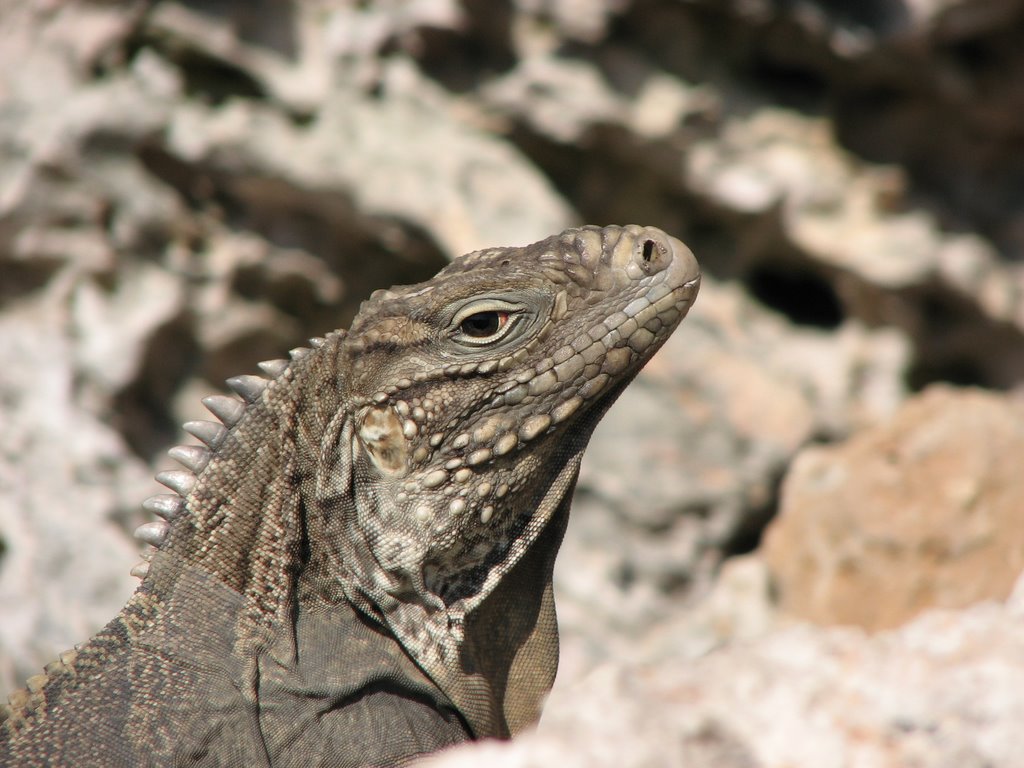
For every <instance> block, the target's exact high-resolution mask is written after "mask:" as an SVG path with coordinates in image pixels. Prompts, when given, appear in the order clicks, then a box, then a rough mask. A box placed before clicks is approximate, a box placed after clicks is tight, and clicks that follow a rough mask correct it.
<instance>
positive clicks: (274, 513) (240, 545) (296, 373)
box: [0, 226, 699, 767]
mask: <svg viewBox="0 0 1024 768" xmlns="http://www.w3.org/2000/svg"><path fill="white" fill-rule="evenodd" d="M698 284H699V271H698V268H697V264H696V261H695V260H694V258H693V256H692V254H691V253H690V252H689V250H688V249H687V248H686V247H685V246H684V245H683V244H682V243H681V242H679V241H678V240H675V239H673V238H670V237H668V236H667V235H665V234H664V233H663V232H661V231H659V230H656V229H653V228H643V227H636V226H630V227H605V228H603V229H601V228H596V227H583V228H580V229H573V230H568V231H566V232H564V233H562V234H561V235H557V236H554V237H551V238H548V239H547V240H543V241H541V242H538V243H535V244H533V245H530V246H527V247H525V248H494V249H488V250H483V251H477V252H475V253H471V254H468V255H466V256H463V257H461V258H460V259H457V260H455V261H454V262H452V264H450V265H449V266H448V267H446V268H445V269H444V270H442V271H441V272H440V273H439V274H438V275H437V276H436V277H434V278H433V279H432V280H429V281H427V282H426V283H422V284H420V285H416V286H408V287H402V288H394V289H392V290H388V291H378V292H377V293H375V294H374V295H373V297H371V299H370V300H369V301H367V302H366V303H365V304H364V305H363V307H362V309H361V310H360V313H359V315H358V317H357V318H356V319H355V321H354V323H353V325H352V328H351V330H350V331H349V332H348V333H347V334H346V333H345V332H343V331H335V332H333V333H331V334H329V335H328V336H327V337H326V338H325V339H318V340H315V341H314V348H313V349H310V350H295V351H294V352H293V355H292V357H293V359H292V360H291V361H290V362H287V361H270V362H268V363H264V364H262V365H261V367H262V368H263V369H264V371H265V372H266V373H268V374H269V376H270V379H269V380H264V379H260V378H257V377H238V378H237V379H232V380H230V381H229V384H230V385H231V386H232V387H233V388H234V389H235V390H236V392H238V393H239V394H240V395H241V396H242V400H232V399H226V398H214V399H210V400H208V403H209V406H210V408H211V410H212V411H213V412H214V413H215V414H216V415H218V417H219V418H220V419H221V421H222V422H223V424H217V423H212V422H198V423H191V424H189V425H186V429H188V430H189V431H190V432H192V433H193V434H194V435H196V436H197V437H198V438H199V439H200V440H202V441H203V443H205V445H204V446H187V447H179V448H176V449H173V450H172V455H173V456H175V458H176V459H178V460H179V461H180V462H181V463H182V464H183V465H184V466H185V467H186V470H187V471H181V472H177V473H165V474H164V475H163V476H162V477H161V478H160V479H161V481H162V482H164V483H165V484H167V485H168V486H169V487H170V488H171V489H172V490H174V491H176V493H175V494H167V495H164V496H159V497H155V498H154V499H151V500H149V501H148V502H147V504H146V506H147V508H149V509H151V510H153V511H155V512H156V513H157V514H159V515H161V516H162V517H164V518H165V519H166V521H158V522H154V523H149V524H147V525H146V526H143V527H142V529H140V532H139V535H140V537H141V538H143V539H144V540H146V541H149V542H150V543H153V544H155V545H158V547H159V549H158V550H157V552H156V554H155V556H154V557H153V558H152V562H151V563H146V564H143V565H142V566H140V567H139V568H138V569H137V571H136V573H137V574H138V575H140V576H142V577H143V582H142V584H141V586H140V587H139V589H138V591H137V592H136V593H135V595H134V596H133V597H132V598H131V600H130V601H129V602H128V604H127V605H126V606H125V608H124V609H123V610H122V612H121V613H120V614H119V615H118V617H117V618H115V619H114V620H113V621H112V622H111V623H110V624H109V625H108V626H107V627H106V628H105V629H104V630H102V631H101V632H100V633H99V634H98V635H96V636H95V637H94V638H93V639H92V640H90V641H89V642H87V643H85V644H83V645H82V646H80V647H79V648H78V649H77V650H76V651H73V652H71V653H69V654H65V655H63V656H62V657H61V661H60V662H55V663H54V664H52V665H50V666H49V667H47V670H46V674H44V675H40V676H37V677H36V678H33V679H32V680H30V681H29V686H28V688H27V689H26V690H23V691H19V692H16V693H15V694H14V695H13V696H12V698H11V705H10V706H9V707H8V708H7V709H6V713H5V714H4V715H0V720H2V722H0V764H3V765H53V764H68V765H70V764H74V765H105V766H110V765H185V766H199V765H232V766H234V765H238V766H243V765H244V766H258V765H297V766H298V765H301V766H304V767H308V766H315V765H364V764H370V765H401V764H403V763H405V762H407V761H408V760H411V759H413V758H414V757H416V756H417V755H421V754H423V753H426V752H429V751H432V750H434V749H438V748H440V747H442V746H444V745H446V744H451V743H455V742H458V741H461V740H465V739H470V738H480V737H484V736H496V737H508V736H509V735H511V734H514V733H516V732H518V731H519V730H521V729H522V728H523V727H525V726H527V725H529V724H531V723H533V722H535V721H536V719H537V717H538V716H539V713H540V705H541V700H542V698H543V696H544V694H546V693H547V691H548V690H549V689H550V687H551V683H552V681H553V679H554V674H555V668H556V666H557V660H558V633H557V624H556V619H555V610H554V601H553V598H552V592H551V571H552V567H553V564H554V559H555V555H556V553H557V551H558V546H559V544H560V541H561V537H562V533H563V531H564V529H565V524H566V521H567V516H568V510H569V501H570V498H571V495H572V490H573V487H574V486H575V483H576V477H577V474H578V471H579V464H580V460H581V458H582V454H583V450H584V448H585V446H586V444H587V441H588V440H589V438H590V435H591V433H592V432H593V429H594V427H595V426H596V424H597V422H598V421H599V420H600V418H601V416H602V415H603V414H604V412H605V411H606V410H607V408H608V407H609V406H610V405H611V403H612V402H613V401H614V400H615V398H616V397H617V396H618V395H619V394H620V393H621V392H622V390H623V389H624V388H625V386H626V385H627V384H628V383H629V382H630V381H631V380H632V379H633V377H634V376H635V375H636V373H637V372H638V371H639V370H640V368H641V367H642V366H643V365H644V363H646V362H647V360H649V359H650V357H651V356H652V355H653V354H654V352H655V351H656V350H657V349H658V348H659V347H660V346H661V344H662V343H664V341H665V339H667V338H668V336H669V334H670V333H671V332H672V331H673V330H674V329H675V327H676V326H677V325H678V323H679V321H680V320H681V319H682V317H683V316H684V315H685V314H686V311H687V310H688V309H689V307H690V305H691V304H692V302H693V300H694V298H695V296H696V292H697V287H698Z"/></svg>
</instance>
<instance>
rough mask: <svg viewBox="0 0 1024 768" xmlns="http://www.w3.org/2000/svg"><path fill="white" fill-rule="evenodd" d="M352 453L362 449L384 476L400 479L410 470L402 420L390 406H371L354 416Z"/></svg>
mask: <svg viewBox="0 0 1024 768" xmlns="http://www.w3.org/2000/svg"><path fill="white" fill-rule="evenodd" d="M357 424H358V425H359V428H358V431H357V432H356V441H355V442H354V443H353V453H354V452H355V449H356V448H357V447H362V448H363V449H364V450H365V452H366V455H367V456H368V457H369V458H370V463H371V464H372V465H373V466H374V467H375V468H376V469H377V470H379V471H380V472H381V474H384V475H393V476H402V475H404V474H406V472H407V471H408V469H409V442H408V440H407V439H406V436H405V434H404V433H403V430H402V428H403V423H402V419H401V418H400V417H399V415H398V414H397V413H395V410H394V408H392V407H390V406H387V405H385V406H371V407H369V408H366V409H365V410H363V411H361V412H360V413H359V415H358V417H357Z"/></svg>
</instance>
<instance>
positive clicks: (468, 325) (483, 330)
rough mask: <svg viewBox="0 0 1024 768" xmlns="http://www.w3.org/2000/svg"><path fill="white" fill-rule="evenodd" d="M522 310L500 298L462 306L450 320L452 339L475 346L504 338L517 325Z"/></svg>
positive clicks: (492, 342)
mask: <svg viewBox="0 0 1024 768" xmlns="http://www.w3.org/2000/svg"><path fill="white" fill-rule="evenodd" d="M522 311H523V307H520V306H517V305H515V304H511V303H509V302H507V301H501V300H500V299H483V300H480V301H474V302H472V303H470V304H467V305H466V306H465V307H463V308H462V309H461V310H460V311H459V312H458V313H457V314H456V315H455V317H454V318H452V338H454V339H455V340H456V341H458V342H461V343H463V344H469V345H471V346H475V347H482V346H487V345H489V344H494V343H495V342H497V341H500V340H501V339H504V338H505V337H506V336H507V335H508V333H509V331H511V330H512V328H513V327H514V326H516V325H517V324H518V323H517V321H518V319H519V316H520V315H521V314H522Z"/></svg>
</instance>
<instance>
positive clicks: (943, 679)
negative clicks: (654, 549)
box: [418, 580, 1024, 768]
mask: <svg viewBox="0 0 1024 768" xmlns="http://www.w3.org/2000/svg"><path fill="white" fill-rule="evenodd" d="M1021 718H1024V580H1021V582H1019V583H1018V585H1017V587H1016V589H1015V591H1014V593H1013V595H1012V597H1011V599H1010V600H1009V601H1008V602H1007V603H1006V604H1005V605H1004V604H1001V603H998V602H987V603H983V604H980V605H977V606H974V607H972V608H969V609H966V610H963V611H960V612H943V611H932V612H929V613H926V614H924V615H922V616H920V617H919V618H917V619H915V620H914V621H913V622H912V623H910V624H908V625H906V626H904V627H901V628H900V629H898V630H892V631H888V632H882V633H879V634H877V635H874V636H871V635H866V634H865V633H864V632H862V631H858V630H854V629H840V628H832V629H827V630H822V629H819V628H816V627H813V626H810V625H798V626H793V627H788V628H784V629H775V630H773V631H771V632H769V633H767V634H765V635H763V636H762V637H759V638H756V639H750V640H748V641H746V642H743V643H738V644H734V645H730V646H726V647H723V648H721V649H718V650H715V651H712V652H710V653H708V654H707V655H705V656H703V657H702V658H700V659H698V660H696V661H692V660H690V659H688V658H686V657H685V656H684V655H683V654H680V653H679V652H678V651H675V650H672V649H669V650H667V651H666V652H665V653H664V654H663V655H662V656H660V657H659V658H657V659H655V660H651V661H649V662H648V663H647V664H643V665H617V666H615V665H607V666H605V667H602V668H600V669H599V670H597V671H595V672H594V673H592V674H591V675H590V676H589V677H587V678H586V679H584V680H583V681H581V682H580V683H578V684H576V685H575V686H572V687H569V688H563V689H561V690H558V691H556V692H554V693H553V694H552V696H551V699H550V700H549V702H548V705H547V708H546V710H545V713H544V717H543V718H542V720H541V723H540V725H539V727H538V728H537V730H536V731H534V732H532V733H529V734H526V735H524V736H522V737H521V738H519V739H517V740H516V741H515V742H513V743H511V744H500V743H496V742H490V743H483V744H472V745H466V746H460V747H456V748H455V749H452V750H451V751H448V752H445V753H442V754H440V755H438V756H435V757H433V758H431V759H428V760H425V761H423V762H421V763H418V764H419V765H423V766H435V767H436V768H458V767H459V766H471V765H489V766H498V767H500V768H512V767H513V766H516V767H517V768H518V767H522V768H526V766H547V765H560V766H569V767H574V766H588V767H592V766H630V767H632V766H637V767H638V768H639V766H667V767H670V766H679V767H680V768H683V766H685V768H703V767H704V766H707V767H708V768H711V767H712V766H713V767H714V768H754V767H755V766H763V768H782V766H799V767H801V768H804V767H807V768H810V767H811V766H813V767H814V768H833V767H834V768H840V767H841V766H842V767H844V768H845V767H852V768H876V767H877V768H887V767H888V766H894V765H913V766H920V768H948V766H977V767H978V768H980V767H981V766H989V768H1016V766H1020V765H1021V764H1022V762H1021V753H1020V739H1019V730H1018V725H1019V723H1020V721H1021Z"/></svg>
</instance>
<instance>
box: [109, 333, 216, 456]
mask: <svg viewBox="0 0 1024 768" xmlns="http://www.w3.org/2000/svg"><path fill="white" fill-rule="evenodd" d="M201 359H202V350H201V348H200V345H199V343H198V341H197V340H196V338H195V334H194V329H193V325H192V321H191V319H190V318H189V317H187V316H179V317H177V318H175V319H173V320H171V321H170V322H168V323H166V324H164V325H163V326H161V327H160V328H158V329H157V330H156V331H155V332H154V333H153V335H152V336H150V338H149V340H148V344H147V346H146V349H145V352H144V353H143V355H142V360H141V363H140V365H139V372H138V375H136V376H135V378H134V380H133V381H132V383H131V384H130V385H129V386H127V387H126V388H125V389H123V390H122V391H121V392H118V393H117V395H116V396H115V397H114V398H113V402H112V406H111V414H112V415H111V421H112V426H113V427H114V428H115V429H116V430H117V431H118V432H120V433H121V435H122V436H123V437H124V439H125V441H126V442H127V443H128V445H129V447H130V448H131V449H132V451H133V452H134V453H135V454H136V455H138V456H139V457H141V458H142V459H143V460H145V461H147V462H148V461H151V460H152V459H153V458H154V457H155V456H157V455H159V454H161V453H162V452H163V451H164V450H165V449H166V448H167V446H168V445H172V444H173V443H174V441H175V439H176V438H177V436H178V433H179V425H178V423H177V420H176V419H175V418H174V416H173V414H172V411H171V408H172V405H173V402H174V393H175V392H176V391H177V390H178V388H179V387H181V386H182V384H184V382H185V381H187V380H188V379H189V378H190V377H191V376H192V375H193V374H194V373H195V371H196V368H197V366H198V365H199V364H200V362H201Z"/></svg>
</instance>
